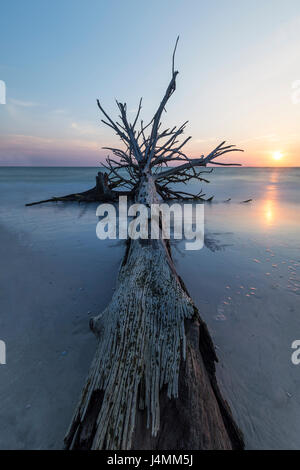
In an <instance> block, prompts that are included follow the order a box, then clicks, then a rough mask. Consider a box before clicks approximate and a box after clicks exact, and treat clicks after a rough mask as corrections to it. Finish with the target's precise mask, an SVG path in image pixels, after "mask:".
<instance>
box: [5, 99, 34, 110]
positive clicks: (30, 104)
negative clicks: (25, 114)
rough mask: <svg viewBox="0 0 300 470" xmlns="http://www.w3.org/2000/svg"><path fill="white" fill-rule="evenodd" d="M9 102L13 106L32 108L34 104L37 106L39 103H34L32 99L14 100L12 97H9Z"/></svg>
mask: <svg viewBox="0 0 300 470" xmlns="http://www.w3.org/2000/svg"><path fill="white" fill-rule="evenodd" d="M9 102H10V103H11V104H14V105H15V106H21V107H22V108H34V107H35V106H39V103H35V102H34V101H23V100H16V99H14V98H10V100H9Z"/></svg>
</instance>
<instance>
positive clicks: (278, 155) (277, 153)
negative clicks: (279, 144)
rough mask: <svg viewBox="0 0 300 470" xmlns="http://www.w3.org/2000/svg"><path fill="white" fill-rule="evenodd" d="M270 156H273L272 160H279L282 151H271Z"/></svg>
mask: <svg viewBox="0 0 300 470" xmlns="http://www.w3.org/2000/svg"><path fill="white" fill-rule="evenodd" d="M272 157H273V160H281V159H282V157H283V155H282V152H280V151H277V152H274V153H273V155H272Z"/></svg>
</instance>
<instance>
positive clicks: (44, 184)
mask: <svg viewBox="0 0 300 470" xmlns="http://www.w3.org/2000/svg"><path fill="white" fill-rule="evenodd" d="M97 171H98V169H97V168H62V167H60V168H25V167H16V168H9V167H2V168H0V237H1V238H0V241H1V246H0V249H1V261H2V263H1V269H0V339H2V340H5V342H6V346H7V364H6V365H5V366H0V448H2V449H7V448H21V449H22V448H25V449H30V448H39V449H40V448H47V449H48V448H60V447H61V445H62V440H63V435H64V432H65V431H66V429H67V427H68V424H69V422H70V419H71V415H72V412H73V409H74V407H75V404H76V402H77V399H78V398H79V394H80V391H81V387H82V386H83V384H84V380H85V377H86V375H87V373H88V368H89V366H90V363H91V359H92V357H93V354H94V351H95V347H96V342H95V339H94V337H93V334H92V333H91V332H90V331H89V328H88V321H89V317H90V316H91V315H94V314H97V313H99V312H100V311H101V310H103V308H105V306H106V305H107V303H108V302H109V300H110V298H111V295H112V292H113V289H114V285H115V280H116V276H117V272H118V268H119V264H120V262H121V259H122V255H123V253H124V244H123V242H120V241H117V240H105V241H100V240H98V239H97V237H96V224H97V221H98V220H97V217H96V215H95V213H96V207H97V204H90V205H86V204H80V205H79V204H77V203H67V204H66V203H48V204H44V205H39V206H32V207H25V203H27V202H32V201H36V200H41V199H47V198H49V197H52V196H59V195H65V194H68V193H73V192H80V191H84V190H86V189H88V188H90V187H92V186H93V185H94V181H95V175H96V173H97ZM206 176H207V177H208V179H209V180H210V183H209V184H205V183H203V185H202V189H203V190H204V192H205V193H206V195H207V197H210V196H212V195H214V199H213V202H212V203H211V204H205V208H204V211H205V246H204V248H203V249H201V250H199V251H186V250H185V249H184V243H183V242H176V243H172V245H173V247H172V253H173V257H174V260H175V264H176V267H177V270H178V272H179V274H180V275H181V276H182V278H183V279H184V282H185V284H186V286H187V288H188V290H189V292H190V294H191V296H192V298H193V299H194V301H195V303H196V304H197V306H198V308H199V311H200V313H201V315H202V317H203V319H204V320H205V321H206V322H207V324H208V327H209V330H210V332H211V334H212V337H213V340H214V343H215V345H216V347H217V355H218V357H219V363H218V366H217V371H218V378H219V382H220V384H221V389H222V391H223V394H224V395H225V397H226V399H227V400H228V402H229V403H230V405H231V408H232V411H233V414H234V416H235V418H236V421H237V422H238V424H239V426H240V427H241V429H242V431H243V433H244V436H245V440H246V445H247V448H252V449H253V448H254V449H297V448H299V447H300V392H299V390H300V365H299V366H296V365H293V364H292V361H291V355H292V352H293V351H292V349H291V344H292V342H293V341H294V340H297V339H300V217H299V215H300V211H299V209H300V168H216V169H214V171H213V173H212V174H210V175H206ZM199 189H200V186H199V183H195V182H190V183H189V185H188V186H185V187H184V190H185V191H195V192H198V191H199ZM229 198H230V201H229V202H224V201H226V200H228V199H229ZM248 199H252V202H249V203H243V202H242V201H245V200H248ZM199 393H201V390H199ZM45 423H47V424H45Z"/></svg>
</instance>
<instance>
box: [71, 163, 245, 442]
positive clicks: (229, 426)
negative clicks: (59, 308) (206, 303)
mask: <svg viewBox="0 0 300 470" xmlns="http://www.w3.org/2000/svg"><path fill="white" fill-rule="evenodd" d="M137 202H139V203H143V204H147V205H150V204H151V203H155V202H157V193H156V188H155V182H154V179H153V177H152V175H151V174H150V173H147V172H144V174H143V177H142V178H141V184H140V188H139V191H138V193H137ZM91 328H92V329H93V331H94V332H95V333H96V334H97V335H98V336H99V344H98V349H97V352H96V355H95V358H94V361H93V363H92V367H91V370H90V373H89V376H88V379H87V382H86V385H85V388H84V390H83V393H82V397H81V399H80V402H79V405H78V407H77V410H76V412H75V415H74V418H73V421H72V423H71V426H70V429H69V431H68V433H67V435H66V438H65V446H66V448H68V449H110V450H112V449H124V450H126V449H172V450H176V449H232V448H242V447H243V439H242V436H241V434H240V431H239V430H238V428H237V427H236V425H235V423H234V421H233V419H232V416H231V413H230V410H229V408H228V406H227V404H226V403H225V402H224V400H223V398H222V397H221V394H220V392H219V389H218V386H217V382H216V378H215V366H214V362H215V360H216V356H215V351H214V347H213V344H212V341H211V338H210V335H209V333H208V330H207V328H206V325H205V324H204V322H203V321H202V320H201V318H200V315H199V312H198V311H197V309H196V307H195V305H194V304H193V301H192V300H191V298H190V296H189V295H188V293H187V291H186V288H185V287H184V284H183V282H182V280H181V279H180V278H179V276H178V275H177V273H176V270H175V267H174V264H173V261H172V258H171V253H170V249H169V246H168V244H167V243H166V242H165V241H164V240H141V239H138V240H130V241H129V243H128V247H127V251H126V254H125V257H124V260H123V263H122V266H121V269H120V272H119V276H118V282H117V287H116V291H115V293H114V295H113V298H112V300H111V302H110V304H109V305H108V307H107V308H106V309H105V310H104V312H103V313H102V315H100V316H98V317H96V318H94V319H93V320H92V322H91Z"/></svg>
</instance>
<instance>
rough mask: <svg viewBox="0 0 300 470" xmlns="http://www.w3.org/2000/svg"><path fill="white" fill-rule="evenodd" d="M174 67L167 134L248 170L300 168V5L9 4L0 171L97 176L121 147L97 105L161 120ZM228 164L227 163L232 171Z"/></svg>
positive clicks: (1, 66) (1, 24) (1, 46)
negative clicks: (226, 148)
mask: <svg viewBox="0 0 300 470" xmlns="http://www.w3.org/2000/svg"><path fill="white" fill-rule="evenodd" d="M178 34H179V35H180V41H179V45H178V50H177V55H176V68H177V69H178V70H179V75H178V80H177V90H176V92H175V94H174V95H173V96H172V98H171V100H170V103H169V104H168V107H167V113H166V114H165V115H164V122H165V124H166V127H169V126H172V127H173V125H176V124H181V123H183V122H184V121H186V120H189V124H188V127H187V131H186V132H187V135H191V136H192V137H193V139H192V140H191V143H189V144H188V145H187V146H186V148H185V150H186V153H187V154H188V155H190V156H191V157H197V156H200V155H201V154H202V153H204V154H205V153H207V152H209V151H210V150H212V149H213V148H214V146H216V145H217V144H218V143H220V142H221V141H222V140H227V141H229V142H230V143H234V144H237V145H238V146H239V147H241V148H243V149H244V150H245V152H244V154H236V155H233V156H232V157H230V156H227V157H226V160H229V159H231V161H236V162H238V163H242V164H243V165H246V166H300V132H299V130H300V1H299V0H285V1H283V0H260V1H259V0H242V1H238V0H210V1H208V0H205V1H203V0H202V1H199V0H185V1H179V0H160V1H158V0H151V2H150V1H145V0H139V1H138V0H127V1H124V0H86V1H84V0H59V1H58V0H51V1H48V0H26V1H23V0H1V4H0V80H3V81H4V82H5V84H6V88H7V94H6V104H0V165H26V166H31V165H33V166H97V165H99V163H100V162H101V160H103V158H104V157H105V156H106V154H107V152H104V151H103V150H101V147H102V146H111V145H116V144H117V145H118V140H117V138H116V137H115V136H114V135H113V134H112V133H111V132H110V130H109V129H108V128H105V126H104V125H103V124H102V123H101V121H100V115H99V112H98V108H97V106H96V98H100V99H101V102H102V104H103V106H104V107H105V108H106V109H107V110H108V111H109V113H111V115H112V117H116V116H117V110H116V106H115V98H118V99H119V100H121V101H126V102H127V105H128V109H129V115H132V117H133V116H134V112H135V111H136V109H137V104H138V101H139V98H140V97H141V96H143V103H144V107H143V117H144V120H147V118H150V117H152V114H153V112H154V111H155V109H156V107H157V105H158V103H159V101H160V99H161V98H162V96H163V94H164V91H165V88H166V86H167V84H168V81H169V80H170V75H171V55H172V50H173V47H174V43H175V40H176V36H177V35H178ZM223 161H224V160H223Z"/></svg>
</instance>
